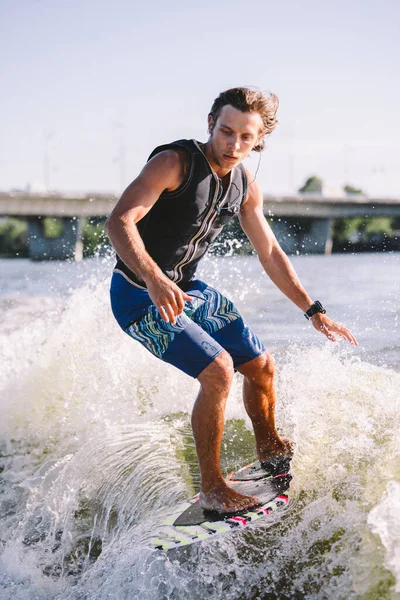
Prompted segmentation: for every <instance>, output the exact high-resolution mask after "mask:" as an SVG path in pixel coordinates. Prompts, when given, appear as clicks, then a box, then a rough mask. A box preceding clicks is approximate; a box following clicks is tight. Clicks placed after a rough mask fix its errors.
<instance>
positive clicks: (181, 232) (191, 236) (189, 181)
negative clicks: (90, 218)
mask: <svg viewBox="0 0 400 600" xmlns="http://www.w3.org/2000/svg"><path fill="white" fill-rule="evenodd" d="M175 148H183V149H185V150H186V151H187V152H188V153H189V154H190V166H189V172H188V175H187V178H186V179H185V181H184V182H183V183H182V185H181V186H180V187H179V188H177V189H176V190H174V191H173V192H167V191H165V192H163V193H162V194H161V196H160V197H159V199H158V200H157V202H156V203H155V204H154V205H153V206H152V208H151V209H150V211H149V212H148V213H147V214H146V215H145V216H144V217H143V218H142V219H141V220H140V221H139V222H138V223H137V228H138V230H139V233H140V235H141V237H142V239H143V242H144V245H145V248H146V250H147V252H148V253H149V254H150V256H151V257H152V259H153V260H154V261H155V262H156V263H157V264H158V266H159V267H160V268H161V270H162V271H163V272H164V273H165V275H167V277H169V278H170V279H172V281H175V283H177V284H179V285H180V286H183V287H184V286H185V284H186V283H188V282H189V281H190V280H191V279H193V277H194V274H195V272H196V268H197V265H198V263H199V261H200V259H201V258H202V257H203V256H204V254H205V253H206V251H207V248H208V246H209V245H210V244H211V242H213V241H214V240H215V238H216V237H217V235H218V234H219V233H220V232H221V230H222V228H223V226H224V225H225V224H226V223H227V222H228V221H230V220H231V219H232V217H234V216H235V215H236V214H237V213H238V212H239V210H240V207H241V204H242V203H243V201H244V199H245V197H246V192H247V177H246V172H245V169H244V167H243V166H242V165H241V164H239V165H238V166H237V167H235V168H234V169H233V170H232V171H231V172H230V182H229V184H228V187H227V189H226V191H225V193H224V192H223V188H222V182H221V180H220V179H218V177H217V175H216V173H215V172H214V171H213V169H212V168H211V166H210V164H209V162H208V160H207V158H206V157H205V155H204V153H203V152H202V150H201V148H200V146H199V143H198V142H197V141H196V140H178V141H176V142H173V143H171V144H166V145H164V146H158V147H157V148H156V149H155V150H154V151H153V152H152V153H151V155H150V157H149V159H148V160H150V159H151V158H153V156H155V155H156V154H158V153H159V152H163V151H164V150H170V149H175ZM114 271H115V272H117V273H118V272H120V273H121V274H123V275H124V276H125V278H126V279H128V280H129V281H130V282H131V283H133V284H134V285H137V286H139V287H143V288H145V287H146V286H145V283H144V282H143V281H141V280H140V279H139V278H138V277H137V276H136V275H135V274H134V273H132V271H131V270H130V269H128V267H127V266H126V265H125V264H124V263H123V262H122V260H121V259H120V258H119V257H118V256H117V264H116V266H115V269H114Z"/></svg>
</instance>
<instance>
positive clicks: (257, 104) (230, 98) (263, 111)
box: [209, 87, 279, 152]
mask: <svg viewBox="0 0 400 600" xmlns="http://www.w3.org/2000/svg"><path fill="white" fill-rule="evenodd" d="M228 104H229V105H230V106H233V108H236V109H237V110H240V111H241V112H250V113H251V112H257V113H258V114H259V115H260V117H261V119H262V122H263V126H264V127H263V137H264V138H265V137H266V136H268V135H270V134H271V133H272V132H273V130H274V129H275V127H276V126H277V125H278V121H277V118H276V112H277V110H278V108H279V100H278V96H276V95H275V94H272V93H267V94H264V93H263V92H261V91H260V90H252V89H250V88H246V87H236V88H231V89H229V90H225V92H221V94H220V95H219V96H218V98H216V99H215V100H214V104H213V105H212V107H211V110H210V112H209V116H211V117H212V120H213V122H214V124H215V123H216V122H217V119H218V117H219V115H220V112H221V110H222V108H223V107H224V106H226V105H228ZM264 148H265V140H264V139H262V140H261V142H260V143H259V144H257V145H256V146H254V148H253V150H254V151H255V152H261V151H262V150H264Z"/></svg>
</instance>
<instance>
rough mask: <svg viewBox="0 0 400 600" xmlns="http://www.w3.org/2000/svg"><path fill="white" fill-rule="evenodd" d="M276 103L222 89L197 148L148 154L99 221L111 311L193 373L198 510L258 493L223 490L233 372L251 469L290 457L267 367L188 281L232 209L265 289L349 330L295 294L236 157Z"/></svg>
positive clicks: (272, 123) (225, 304)
mask: <svg viewBox="0 0 400 600" xmlns="http://www.w3.org/2000/svg"><path fill="white" fill-rule="evenodd" d="M277 109H278V99H277V97H276V96H275V95H273V94H270V95H263V94H262V93H261V92H259V91H253V90H250V89H247V88H233V89H230V90H227V91H225V92H223V93H221V94H220V95H219V96H218V98H217V99H216V100H215V101H214V104H213V106H212V108H211V111H210V113H209V115H208V127H209V139H208V141H207V142H206V143H205V144H202V143H199V142H196V141H195V140H180V141H178V142H174V143H172V144H169V145H166V146H160V147H158V148H156V149H155V150H154V151H153V153H152V154H151V156H150V158H149V161H148V162H147V164H146V165H145V167H144V168H143V170H142V172H141V173H140V175H139V176H138V177H137V178H136V179H135V180H134V181H133V182H132V183H131V184H130V185H129V186H128V188H127V189H126V190H125V191H124V193H123V194H122V196H121V198H120V200H119V201H118V203H117V204H116V206H115V208H114V210H113V211H112V213H111V215H110V217H109V218H108V220H107V223H106V232H107V234H108V236H109V237H110V239H111V242H112V244H113V246H114V248H115V250H116V252H117V255H118V262H117V265H116V268H115V270H114V274H113V279H112V284H111V301H112V309H113V312H114V315H115V317H116V319H117V321H118V323H119V324H120V326H121V327H122V329H123V330H124V331H125V332H126V333H128V335H130V336H131V337H133V338H134V339H136V340H138V341H139V342H140V343H142V344H143V345H144V346H145V347H146V348H147V349H148V350H150V352H152V353H153V354H154V355H155V356H158V357H159V358H161V359H162V360H164V361H166V362H169V363H171V364H173V365H175V366H176V367H178V368H179V369H181V370H183V371H184V372H185V373H187V374H189V375H191V376H192V377H196V378H197V379H198V380H199V382H200V391H199V394H198V397H197V399H196V402H195V404H194V408H193V413H192V427H193V433H194V438H195V443H196V451H197V455H198V460H199V465H200V472H201V491H200V504H201V506H202V507H203V508H204V509H209V510H214V511H217V512H220V513H224V512H234V511H238V510H243V509H247V508H251V507H252V506H254V505H255V504H256V503H257V498H253V497H249V496H244V495H242V494H239V493H238V492H236V491H234V490H232V489H231V488H230V487H229V486H228V485H227V484H226V483H225V481H224V479H223V476H222V473H221V469H220V447H221V441H222V434H223V428H224V410H225V404H226V401H227V398H228V394H229V389H230V386H231V383H232V377H233V375H234V370H235V369H236V370H237V371H239V372H240V373H241V374H242V375H243V376H244V384H243V399H244V405H245V408H246V411H247V413H248V415H249V417H250V419H251V421H252V424H253V428H254V434H255V439H256V446H257V455H258V458H259V460H260V461H261V462H263V463H265V462H266V461H268V460H271V459H274V458H276V457H290V456H291V455H292V452H293V449H292V445H291V443H290V442H289V441H288V440H285V439H281V438H280V437H279V435H278V433H277V431H276V427H275V417H274V408H275V392H274V385H273V377H274V362H273V359H272V357H271V356H270V355H269V354H268V353H267V352H266V350H265V348H264V347H263V345H262V343H261V342H260V340H259V339H258V337H257V336H256V335H255V334H254V333H253V332H252V331H251V329H250V328H249V327H248V325H246V323H245V322H244V321H243V319H242V317H241V316H240V314H239V312H238V311H237V309H236V308H235V306H234V305H233V304H232V302H231V301H230V300H228V299H227V298H225V297H224V296H222V295H221V294H220V293H219V292H218V291H217V290H215V289H213V288H211V287H210V286H208V285H207V284H206V283H204V282H202V281H199V280H197V279H195V277H194V275H195V270H196V266H197V263H198V262H199V260H200V259H201V257H202V256H203V255H204V254H205V252H206V250H207V247H208V245H209V244H210V243H211V241H213V239H214V238H215V237H216V236H217V235H218V233H219V232H220V231H221V229H222V227H223V225H224V224H225V223H226V222H227V221H229V220H230V219H231V218H232V217H233V216H234V215H235V214H236V213H237V214H238V216H239V219H240V224H241V226H242V228H243V230H244V231H245V233H246V234H247V236H248V238H249V239H250V241H251V243H252V244H253V246H254V248H255V250H256V251H257V254H258V257H259V260H260V262H261V264H262V266H263V267H264V269H265V271H266V273H267V274H268V275H269V277H270V278H271V279H272V281H273V282H274V283H275V285H276V286H277V287H278V288H279V289H280V290H281V291H282V292H283V293H284V294H285V295H286V296H287V297H288V298H290V300H292V302H294V303H295V304H296V305H297V306H298V307H299V308H300V309H301V310H302V311H303V312H304V313H306V312H307V311H309V316H310V319H311V322H312V324H313V325H314V327H315V328H316V329H317V330H318V331H320V332H321V333H323V334H324V335H325V336H326V337H327V338H328V339H329V340H332V341H335V340H336V335H339V336H341V337H342V338H344V339H346V340H348V341H349V342H350V343H352V344H357V342H356V340H355V338H354V337H353V336H352V334H351V333H350V332H349V331H348V330H347V329H346V328H344V327H343V326H341V325H338V324H337V323H335V322H334V321H332V320H331V319H330V318H329V317H327V316H326V314H324V312H325V311H324V309H323V308H322V305H321V304H320V303H318V302H317V303H313V301H312V300H311V298H310V297H309V296H308V294H307V293H306V291H305V290H304V288H303V287H302V285H301V283H300V281H299V279H298V277H297V275H296V273H295V271H294V269H293V267H292V265H291V263H290V261H289V259H288V258H287V256H286V255H285V253H284V252H283V251H282V249H281V248H280V246H279V244H278V242H277V240H276V239H275V236H274V234H273V233H272V231H271V229H270V227H269V225H268V223H267V221H266V220H265V218H264V214H263V197H262V193H261V190H260V188H259V186H258V184H257V183H256V182H255V181H254V178H253V177H252V175H251V174H250V173H249V172H248V171H247V169H245V168H244V167H243V165H242V164H241V163H242V161H243V160H244V159H245V158H246V157H247V156H248V154H249V153H250V152H251V151H252V150H254V151H256V152H260V151H262V150H263V148H264V140H265V137H266V136H268V135H269V134H270V133H271V132H272V131H273V129H274V128H275V127H276V125H277V120H276V112H277Z"/></svg>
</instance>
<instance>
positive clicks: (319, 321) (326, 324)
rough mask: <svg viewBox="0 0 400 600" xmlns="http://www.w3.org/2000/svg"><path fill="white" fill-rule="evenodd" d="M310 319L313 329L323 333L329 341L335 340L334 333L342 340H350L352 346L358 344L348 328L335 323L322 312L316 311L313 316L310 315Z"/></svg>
mask: <svg viewBox="0 0 400 600" xmlns="http://www.w3.org/2000/svg"><path fill="white" fill-rule="evenodd" d="M311 321H312V324H313V325H314V327H315V329H316V330H317V331H319V332H320V333H323V334H324V335H325V336H326V337H327V338H328V340H330V341H331V342H337V337H336V335H335V333H336V334H337V335H339V336H340V337H342V338H343V339H344V340H347V341H348V342H350V344H353V346H358V342H357V340H356V338H355V337H354V335H353V334H352V333H351V332H350V331H349V330H348V329H346V327H343V325H339V324H338V323H335V321H332V319H330V318H329V317H327V316H326V315H324V314H322V313H316V314H315V315H314V316H313V317H311Z"/></svg>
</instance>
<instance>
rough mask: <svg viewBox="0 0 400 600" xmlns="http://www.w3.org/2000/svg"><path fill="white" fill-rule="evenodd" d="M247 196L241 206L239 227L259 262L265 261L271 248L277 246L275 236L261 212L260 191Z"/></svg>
mask: <svg viewBox="0 0 400 600" xmlns="http://www.w3.org/2000/svg"><path fill="white" fill-rule="evenodd" d="M255 192H256V193H254V194H253V195H249V197H248V198H247V199H246V202H245V203H244V204H243V206H242V208H241V211H240V215H239V220H240V225H241V227H242V229H243V231H244V232H245V234H246V235H247V237H248V238H249V240H250V242H251V243H252V245H253V246H254V249H255V250H256V252H257V254H258V257H259V259H260V261H261V262H262V261H263V260H264V259H267V258H268V257H269V256H270V254H271V252H272V250H273V248H274V247H275V246H277V244H278V243H277V241H276V238H275V235H274V233H273V231H272V229H271V227H270V225H269V223H268V221H267V220H266V218H265V216H264V212H263V201H262V194H261V191H260V190H259V189H258V190H255Z"/></svg>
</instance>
